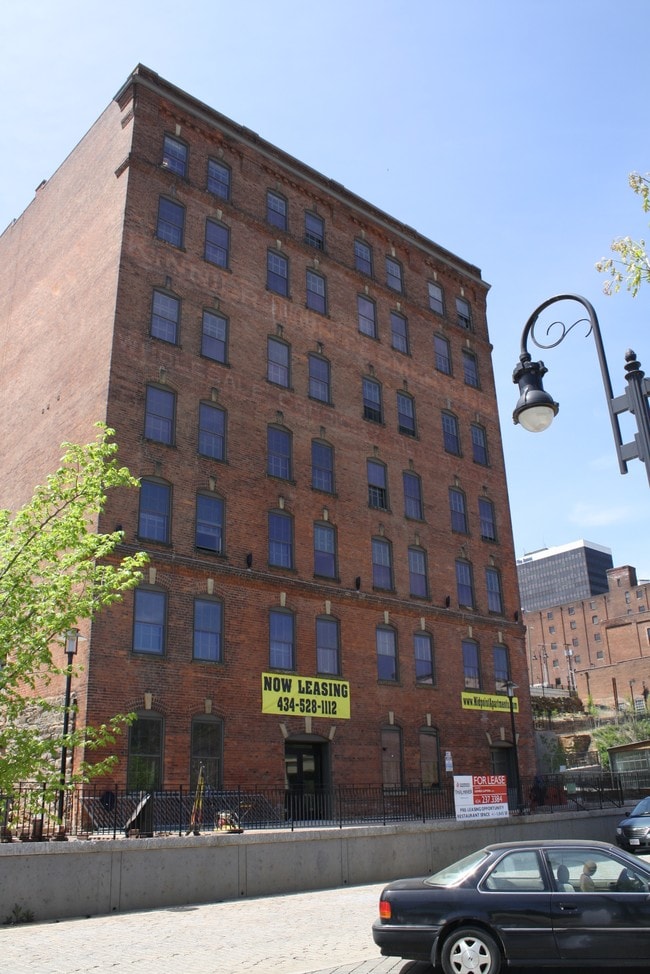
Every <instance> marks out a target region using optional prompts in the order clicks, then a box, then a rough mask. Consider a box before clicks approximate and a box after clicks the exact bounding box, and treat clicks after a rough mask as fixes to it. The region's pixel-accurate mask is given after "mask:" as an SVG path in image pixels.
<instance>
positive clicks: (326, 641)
mask: <svg viewBox="0 0 650 974" xmlns="http://www.w3.org/2000/svg"><path fill="white" fill-rule="evenodd" d="M316 670H317V672H318V673H328V674H330V675H332V676H337V675H338V674H339V673H340V672H341V670H340V664H339V624H338V621H337V620H336V619H332V617H331V616H327V617H324V616H320V617H319V618H318V619H316Z"/></svg>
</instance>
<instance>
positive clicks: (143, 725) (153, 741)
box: [126, 714, 163, 792]
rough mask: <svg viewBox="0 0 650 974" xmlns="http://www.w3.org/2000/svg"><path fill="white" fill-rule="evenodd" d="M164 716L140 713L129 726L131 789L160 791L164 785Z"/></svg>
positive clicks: (128, 774)
mask: <svg viewBox="0 0 650 974" xmlns="http://www.w3.org/2000/svg"><path fill="white" fill-rule="evenodd" d="M162 740H163V723H162V717H152V716H151V715H147V716H146V717H145V716H144V715H141V714H138V718H137V720H135V721H134V722H133V723H132V724H131V726H130V727H129V758H128V767H127V772H126V787H127V789H128V790H129V791H148V792H151V791H159V790H160V787H161V785H162Z"/></svg>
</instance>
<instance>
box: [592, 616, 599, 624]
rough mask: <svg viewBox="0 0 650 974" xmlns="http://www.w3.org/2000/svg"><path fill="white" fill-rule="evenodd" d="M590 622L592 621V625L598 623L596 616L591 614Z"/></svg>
mask: <svg viewBox="0 0 650 974" xmlns="http://www.w3.org/2000/svg"><path fill="white" fill-rule="evenodd" d="M591 622H592V625H594V626H597V625H598V616H592V617H591Z"/></svg>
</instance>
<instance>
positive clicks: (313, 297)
mask: <svg viewBox="0 0 650 974" xmlns="http://www.w3.org/2000/svg"><path fill="white" fill-rule="evenodd" d="M307 307H308V308H310V309H311V310H312V311H318V313H319V314H321V315H324V314H327V295H326V291H325V278H324V277H322V276H321V275H320V274H316V273H315V272H314V271H309V270H308V271H307Z"/></svg>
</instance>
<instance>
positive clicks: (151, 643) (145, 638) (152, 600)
mask: <svg viewBox="0 0 650 974" xmlns="http://www.w3.org/2000/svg"><path fill="white" fill-rule="evenodd" d="M166 615H167V598H166V596H165V593H164V592H156V591H154V590H153V589H148V588H136V590H135V592H134V593H133V652H134V653H149V654H151V655H154V656H162V654H163V653H164V652H165V628H166Z"/></svg>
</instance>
